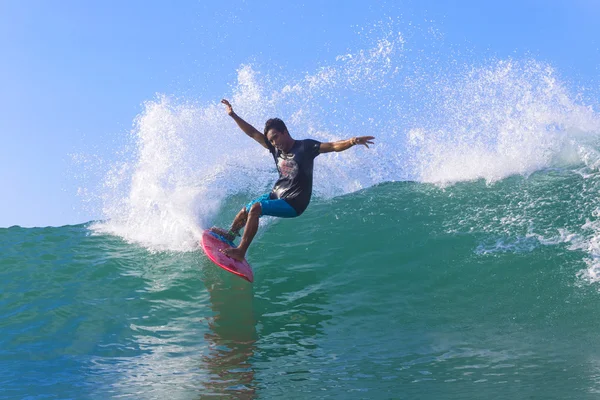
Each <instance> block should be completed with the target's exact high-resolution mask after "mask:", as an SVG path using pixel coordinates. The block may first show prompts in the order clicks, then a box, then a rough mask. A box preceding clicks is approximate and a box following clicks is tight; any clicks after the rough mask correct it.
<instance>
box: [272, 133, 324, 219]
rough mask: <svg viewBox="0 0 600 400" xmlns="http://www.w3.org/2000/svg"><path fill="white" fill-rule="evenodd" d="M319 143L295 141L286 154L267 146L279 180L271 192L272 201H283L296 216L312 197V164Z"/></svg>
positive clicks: (316, 154)
mask: <svg viewBox="0 0 600 400" xmlns="http://www.w3.org/2000/svg"><path fill="white" fill-rule="evenodd" d="M320 145H321V142H318V141H316V140H311V139H306V140H296V141H295V142H294V145H293V146H292V148H291V149H290V151H289V152H288V153H284V152H283V151H281V150H278V149H276V148H274V147H272V146H269V150H270V151H271V154H273V158H274V159H275V164H276V165H277V170H278V171H279V179H278V180H277V182H275V186H273V190H272V191H271V196H270V197H271V198H272V199H284V200H285V201H287V202H288V203H289V204H290V205H291V206H292V207H294V210H296V212H297V213H298V215H300V214H302V213H303V212H304V210H306V207H308V203H309V202H310V196H311V195H312V183H313V164H314V159H315V157H316V156H318V155H319V146H320Z"/></svg>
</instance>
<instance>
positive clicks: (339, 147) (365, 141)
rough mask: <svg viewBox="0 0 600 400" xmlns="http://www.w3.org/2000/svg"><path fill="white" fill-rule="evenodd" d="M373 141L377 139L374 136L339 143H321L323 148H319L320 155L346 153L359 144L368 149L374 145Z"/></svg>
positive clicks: (354, 138)
mask: <svg viewBox="0 0 600 400" xmlns="http://www.w3.org/2000/svg"><path fill="white" fill-rule="evenodd" d="M373 139H375V137H374V136H358V137H353V138H351V139H346V140H338V141H337V142H329V143H321V146H319V153H331V152H332V151H344V150H348V149H349V148H350V147H352V146H356V145H357V144H362V145H364V146H365V147H367V148H368V147H369V145H370V144H373Z"/></svg>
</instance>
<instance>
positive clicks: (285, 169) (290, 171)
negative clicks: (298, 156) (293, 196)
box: [277, 157, 298, 179]
mask: <svg viewBox="0 0 600 400" xmlns="http://www.w3.org/2000/svg"><path fill="white" fill-rule="evenodd" d="M277 167H278V168H279V172H280V173H281V177H283V178H288V179H294V178H295V177H296V175H298V163H297V162H296V161H294V158H293V157H290V158H289V159H285V158H279V160H278V162H277Z"/></svg>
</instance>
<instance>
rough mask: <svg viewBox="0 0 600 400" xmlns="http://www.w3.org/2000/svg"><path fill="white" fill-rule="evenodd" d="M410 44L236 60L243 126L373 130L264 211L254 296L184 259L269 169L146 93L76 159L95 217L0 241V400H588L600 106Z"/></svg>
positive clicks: (594, 320)
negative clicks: (306, 62)
mask: <svg viewBox="0 0 600 400" xmlns="http://www.w3.org/2000/svg"><path fill="white" fill-rule="evenodd" d="M415 29H416V28H415ZM409 33H410V34H409V35H405V34H404V33H400V32H398V31H397V30H395V29H394V27H390V26H387V25H385V24H384V25H383V26H380V27H376V28H373V30H371V31H369V32H365V35H364V36H365V37H366V39H365V43H364V46H363V47H360V46H359V48H357V49H354V50H350V51H349V53H348V54H343V55H340V56H338V57H336V58H335V59H334V60H333V59H332V60H325V61H324V62H323V63H322V66H321V67H320V68H318V69H317V70H316V71H313V72H311V73H307V74H301V75H295V76H288V74H286V73H282V72H281V71H280V70H278V69H277V68H271V69H269V67H265V66H261V65H242V66H240V68H239V70H238V71H237V72H238V74H237V82H236V83H232V85H231V92H230V93H229V94H226V95H225V96H226V97H228V98H229V100H231V102H232V104H233V107H234V109H235V110H236V111H237V112H238V114H239V115H241V116H242V117H244V118H245V119H246V120H247V121H248V122H249V123H251V124H254V125H255V126H256V127H257V128H259V129H262V124H264V121H265V120H266V119H267V118H269V117H273V116H280V117H282V118H283V119H284V120H285V121H286V123H287V125H288V128H289V130H290V132H291V134H292V136H293V137H294V138H297V139H303V138H314V139H317V140H320V141H333V140H339V139H344V138H348V137H352V136H360V135H373V136H375V137H376V140H375V144H374V145H373V146H371V148H369V149H366V148H364V147H360V146H358V147H355V148H352V149H350V150H348V151H346V152H343V153H335V154H325V155H320V156H319V157H318V158H317V159H316V161H315V176H314V181H315V186H314V196H313V200H312V202H311V205H310V206H309V208H308V209H307V211H306V212H305V213H304V214H303V215H302V216H300V217H299V218H295V219H289V220H277V219H272V218H271V219H270V218H264V219H262V220H261V225H260V229H259V233H258V235H257V237H256V238H255V241H254V243H253V245H252V247H251V248H250V250H249V252H248V254H247V258H248V261H249V262H250V264H251V265H252V266H253V268H254V276H255V281H254V283H253V284H249V283H248V282H246V281H244V280H242V279H240V278H238V277H236V276H234V275H232V274H229V273H227V272H225V271H223V270H221V269H219V268H218V267H216V266H215V265H213V264H212V263H211V262H210V261H209V260H208V259H207V257H206V256H205V255H204V254H203V253H202V251H201V250H200V248H199V245H198V241H199V239H200V236H201V232H202V230H203V229H206V228H208V227H210V226H212V225H218V226H227V225H228V224H229V223H230V221H231V220H232V219H233V217H234V215H235V214H236V212H237V211H238V210H239V209H240V208H241V207H242V206H243V205H244V204H245V203H246V202H248V201H249V200H250V199H252V198H254V197H256V196H258V195H261V194H263V193H265V192H267V191H269V190H270V188H271V185H272V184H273V182H274V181H275V179H276V178H277V174H276V171H275V168H274V165H273V161H272V158H271V157H270V155H269V154H268V153H267V152H266V150H264V149H263V148H262V147H261V146H259V145H257V144H256V143H254V142H253V141H252V140H251V139H249V138H247V137H246V136H245V135H244V134H243V133H242V132H240V131H239V130H238V129H237V127H236V126H235V124H234V123H233V121H231V120H230V119H229V117H228V116H227V115H226V114H225V111H224V109H223V106H222V105H220V104H219V103H218V100H220V99H215V100H211V101H210V102H208V103H202V102H201V101H200V100H197V99H185V98H183V99H182V98H176V97H172V96H168V95H160V96H157V98H155V99H152V100H149V101H147V102H146V103H145V104H144V110H143V112H142V113H141V114H140V115H138V116H137V118H136V119H135V121H134V127H133V129H132V131H131V132H129V133H128V134H126V135H124V138H123V143H121V144H119V148H118V149H116V150H115V151H114V156H113V157H108V158H107V159H104V160H102V159H100V158H99V157H96V156H94V155H93V154H85V153H82V154H76V155H75V156H74V157H73V158H74V162H76V165H75V167H76V168H75V169H76V170H77V171H78V175H81V176H84V177H85V176H92V175H95V176H97V177H99V178H98V179H96V180H95V181H94V180H93V179H91V180H90V181H83V182H82V183H81V188H80V193H79V194H80V196H81V200H82V204H83V205H84V206H85V207H90V209H94V210H96V213H97V215H99V216H101V217H100V218H98V220H96V221H89V222H86V223H84V224H81V225H76V226H63V227H45V228H44V227H40V228H22V227H18V226H14V227H9V228H1V229H0V280H1V282H2V283H1V284H0V333H1V334H0V399H107V398H131V399H170V400H179V399H198V398H209V397H211V396H214V397H220V398H242V399H243V398H245V399H252V398H260V399H281V398H285V399H321V398H332V399H436V400H440V399H482V398H483V399H486V398H489V399H597V398H599V397H600V341H599V339H598V338H599V336H598V334H599V332H600V219H599V218H600V200H599V199H600V196H599V193H600V115H599V114H598V111H597V110H598V109H599V108H598V104H597V101H595V100H594V99H597V98H598V97H597V96H596V97H595V96H593V92H589V91H586V90H585V89H583V88H582V87H578V86H577V85H576V84H575V83H574V81H573V80H572V79H569V77H564V76H563V75H561V73H560V71H555V70H554V69H553V67H552V66H551V65H549V64H547V63H544V62H541V61H537V60H535V59H519V60H514V59H486V60H483V61H482V60H479V61H474V60H473V59H472V58H469V57H470V56H464V55H461V54H459V53H457V52H454V51H453V50H452V48H451V46H446V45H445V43H444V42H443V41H442V40H441V39H439V35H438V34H437V33H436V31H435V30H427V29H424V30H421V31H419V30H418V29H416V30H415V31H413V32H409ZM419 43H421V44H419ZM278 71H279V72H278ZM107 145H108V144H107ZM104 152H105V153H106V152H108V149H105V151H104Z"/></svg>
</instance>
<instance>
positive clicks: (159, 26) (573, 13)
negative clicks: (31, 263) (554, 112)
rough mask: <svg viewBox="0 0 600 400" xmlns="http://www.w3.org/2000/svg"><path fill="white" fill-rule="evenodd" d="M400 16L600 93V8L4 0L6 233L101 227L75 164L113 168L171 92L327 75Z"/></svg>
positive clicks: (478, 50)
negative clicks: (148, 106)
mask: <svg viewBox="0 0 600 400" xmlns="http://www.w3.org/2000/svg"><path fill="white" fill-rule="evenodd" d="M399 16H401V17H402V21H403V23H405V24H408V23H415V24H419V23H422V22H423V21H425V20H427V21H429V22H428V23H430V24H433V25H434V26H435V27H436V29H438V30H439V31H440V32H441V33H442V34H443V35H444V37H445V41H446V42H447V43H451V44H453V45H454V46H455V47H458V48H461V49H464V51H466V52H469V53H470V54H471V57H475V58H478V57H481V58H487V57H498V58H505V57H509V56H510V57H516V58H519V57H524V56H533V57H535V58H536V59H538V60H540V61H545V62H548V63H550V64H551V65H553V66H554V67H556V69H557V70H558V71H559V72H560V73H561V76H564V77H565V78H566V79H567V80H569V81H572V82H573V84H574V85H577V84H579V83H585V84H592V85H596V86H597V85H598V81H597V80H596V77H597V76H598V73H599V72H600V50H599V48H600V43H598V40H599V38H600V28H598V26H600V25H599V24H598V22H597V21H598V20H599V19H600V3H598V2H597V1H595V0H573V1H552V0H550V1H533V0H521V1H502V2H487V1H471V0H464V1H458V0H457V1H430V0H426V1H414V2H413V1H404V2H403V1H388V2H385V1H379V2H377V1H327V2H322V1H304V2H302V3H300V2H282V1H261V2H251V1H227V2H204V1H184V0H182V1H177V2H172V3H168V2H158V1H143V2H142V1H125V2H122V1H120V2H117V1H95V2H80V1H55V2H47V1H16V0H8V1H3V2H0V49H1V50H2V58H1V61H0V87H1V88H2V96H0V135H1V137H2V145H1V146H0V181H1V182H2V187H3V189H4V190H3V192H2V195H1V196H0V227H7V226H11V225H21V226H47V225H55V226H57V225H65V224H75V223H81V222H87V221H89V220H91V219H95V218H100V217H101V215H100V214H99V213H98V212H97V211H94V210H86V209H85V207H84V206H82V204H81V199H80V198H79V197H78V196H77V188H78V186H79V185H80V184H81V177H82V176H83V175H85V174H88V173H90V171H86V170H82V169H80V168H81V167H80V166H78V165H76V164H74V163H73V161H72V157H71V155H72V154H75V153H81V152H85V153H87V154H95V155H98V156H99V157H101V158H103V159H105V160H110V157H111V155H112V154H114V153H115V151H117V150H118V149H119V147H120V146H121V144H122V140H123V139H122V138H123V136H124V135H125V134H126V133H127V132H128V131H129V130H130V129H131V127H132V123H133V121H134V118H135V117H136V115H138V114H139V113H140V112H141V111H142V109H143V106H142V104H143V102H144V101H147V100H151V99H153V98H154V97H155V95H156V94H157V93H165V94H170V95H175V96H180V97H183V98H186V99H189V100H193V101H200V102H207V103H208V102H216V101H218V100H219V99H220V98H222V97H226V96H227V95H228V94H230V93H231V86H232V84H233V83H234V82H235V80H236V71H237V69H238V68H239V67H240V65H242V64H245V63H258V64H261V63H262V64H265V63H276V64H277V65H278V66H280V68H281V70H282V71H283V73H284V74H285V73H289V74H299V73H306V72H310V71H314V70H315V69H316V68H318V67H319V66H320V65H322V64H323V63H327V62H329V61H330V60H334V59H335V57H336V56H337V55H339V54H344V53H345V52H347V51H348V48H349V47H352V46H355V44H356V40H357V39H356V38H357V32H358V31H359V30H360V29H361V27H369V26H372V25H373V24H374V23H376V22H378V21H381V20H384V19H386V18H389V17H392V18H396V17H399ZM431 21H433V22H431ZM400 28H401V27H400ZM84 178H85V177H84Z"/></svg>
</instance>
